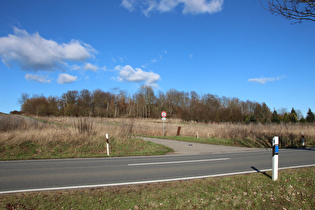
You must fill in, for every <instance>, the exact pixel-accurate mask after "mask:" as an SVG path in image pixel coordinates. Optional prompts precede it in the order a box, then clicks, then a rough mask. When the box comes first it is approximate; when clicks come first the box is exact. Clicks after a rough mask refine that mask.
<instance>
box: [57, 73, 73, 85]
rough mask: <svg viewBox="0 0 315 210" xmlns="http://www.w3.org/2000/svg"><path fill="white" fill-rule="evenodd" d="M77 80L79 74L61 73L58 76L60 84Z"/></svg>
mask: <svg viewBox="0 0 315 210" xmlns="http://www.w3.org/2000/svg"><path fill="white" fill-rule="evenodd" d="M76 80H77V76H71V75H69V74H59V77H58V83H59V84H67V83H72V82H74V81H76Z"/></svg>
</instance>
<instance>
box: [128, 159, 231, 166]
mask: <svg viewBox="0 0 315 210" xmlns="http://www.w3.org/2000/svg"><path fill="white" fill-rule="evenodd" d="M229 159H230V158H217V159H203V160H183V161H170V162H153V163H131V164H128V166H146V165H165V164H177V163H198V162H210V161H220V160H229Z"/></svg>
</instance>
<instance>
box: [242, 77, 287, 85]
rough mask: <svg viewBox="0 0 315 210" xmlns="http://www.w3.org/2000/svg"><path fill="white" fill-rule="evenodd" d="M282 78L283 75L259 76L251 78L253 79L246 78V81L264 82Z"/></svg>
mask: <svg viewBox="0 0 315 210" xmlns="http://www.w3.org/2000/svg"><path fill="white" fill-rule="evenodd" d="M282 78H284V76H282V77H276V78H274V77H260V78H253V79H248V82H253V83H259V84H265V83H267V82H274V81H278V80H280V79H282Z"/></svg>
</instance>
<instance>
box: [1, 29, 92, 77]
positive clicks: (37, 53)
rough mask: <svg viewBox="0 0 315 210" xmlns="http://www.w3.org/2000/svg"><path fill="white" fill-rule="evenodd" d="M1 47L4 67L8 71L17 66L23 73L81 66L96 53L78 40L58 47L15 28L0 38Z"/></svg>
mask: <svg viewBox="0 0 315 210" xmlns="http://www.w3.org/2000/svg"><path fill="white" fill-rule="evenodd" d="M0 46H1V48H0V57H1V60H2V62H3V63H4V64H6V65H7V66H8V67H11V65H12V64H17V65H18V66H19V67H20V68H21V69H23V70H32V71H41V70H42V71H53V70H56V69H62V68H64V67H67V64H66V63H65V62H67V61H77V62H83V61H85V60H87V59H89V58H91V57H93V55H94V54H95V53H97V51H96V50H95V49H94V48H93V47H91V46H90V45H88V44H85V43H82V42H80V41H78V40H71V41H70V42H69V43H61V44H59V43H57V42H55V41H53V40H47V39H45V38H43V37H41V36H40V35H39V34H38V33H34V34H29V33H28V32H27V31H25V30H21V29H19V28H16V27H14V34H9V35H8V36H7V37H0Z"/></svg>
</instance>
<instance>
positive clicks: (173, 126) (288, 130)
mask: <svg viewBox="0 0 315 210" xmlns="http://www.w3.org/2000/svg"><path fill="white" fill-rule="evenodd" d="M179 126H180V127H181V133H180V135H181V136H185V137H196V136H197V133H198V137H199V138H219V139H242V140H246V139H250V140H255V141H264V142H265V143H267V144H268V145H269V144H270V141H271V139H272V138H273V137H274V136H279V137H280V139H281V140H282V143H283V146H284V147H286V146H297V145H298V143H299V140H300V137H301V133H302V132H303V133H304V135H305V137H306V141H307V144H308V145H315V124H299V123H296V124H279V125H278V124H265V125H263V124H249V125H246V124H233V123H220V124H218V123H213V124H210V123H209V124H204V123H193V122H190V123H184V122H182V121H180V120H172V119H171V120H167V121H166V123H165V133H166V136H176V134H177V129H178V127H179ZM133 132H134V134H135V135H148V136H162V135H163V123H162V120H160V119H158V120H150V119H142V120H136V121H135V123H134V126H133ZM269 146H270V145H269Z"/></svg>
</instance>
